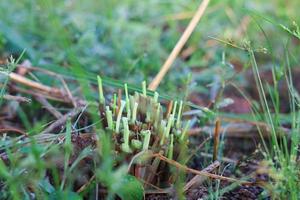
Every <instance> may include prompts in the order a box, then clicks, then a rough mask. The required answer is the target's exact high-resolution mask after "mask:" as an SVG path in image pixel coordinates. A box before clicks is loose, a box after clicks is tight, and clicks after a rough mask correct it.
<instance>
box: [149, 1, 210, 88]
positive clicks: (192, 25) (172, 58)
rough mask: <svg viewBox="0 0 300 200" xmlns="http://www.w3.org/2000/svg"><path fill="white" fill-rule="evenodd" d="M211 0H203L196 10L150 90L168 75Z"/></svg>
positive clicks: (151, 84)
mask: <svg viewBox="0 0 300 200" xmlns="http://www.w3.org/2000/svg"><path fill="white" fill-rule="evenodd" d="M209 1H210V0H203V1H202V3H201V4H200V6H199V7H198V10H197V11H196V13H195V15H194V16H193V18H192V19H191V21H190V23H189V25H188V26H187V28H186V29H185V31H184V32H183V34H182V36H181V37H180V39H179V41H178V42H177V44H176V45H175V47H174V49H173V50H172V52H171V54H170V55H169V57H168V58H167V60H166V62H165V63H164V64H163V66H162V67H161V69H160V71H159V73H158V74H157V75H156V76H155V78H154V79H153V81H152V82H151V83H150V85H149V87H148V89H149V90H156V88H157V87H158V85H159V84H160V82H161V81H162V79H163V77H164V76H165V75H166V73H167V72H168V70H169V69H170V67H171V66H172V64H173V62H174V61H175V59H176V58H177V56H178V54H179V52H180V51H181V50H182V48H183V46H184V45H185V43H186V42H187V40H188V39H189V37H190V36H191V34H192V32H193V31H194V29H195V28H196V26H197V24H198V23H199V21H200V19H201V18H202V16H203V14H204V11H205V10H206V8H207V6H208V3H209Z"/></svg>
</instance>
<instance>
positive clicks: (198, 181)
mask: <svg viewBox="0 0 300 200" xmlns="http://www.w3.org/2000/svg"><path fill="white" fill-rule="evenodd" d="M219 166H220V162H219V161H215V162H213V163H212V164H210V165H209V166H207V167H206V168H204V169H203V170H201V172H207V173H211V172H213V171H215V169H216V168H218V167H219ZM206 179H207V177H205V176H200V175H196V176H194V177H193V178H192V179H191V180H190V181H189V182H188V183H187V184H186V185H185V186H184V188H183V191H184V192H185V191H187V190H188V189H190V188H197V187H199V186H200V185H202V183H203V182H204V181H205V180H206Z"/></svg>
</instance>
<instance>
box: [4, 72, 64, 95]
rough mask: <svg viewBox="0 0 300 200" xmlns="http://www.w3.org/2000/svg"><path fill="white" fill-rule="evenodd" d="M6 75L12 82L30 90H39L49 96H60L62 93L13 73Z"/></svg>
mask: <svg viewBox="0 0 300 200" xmlns="http://www.w3.org/2000/svg"><path fill="white" fill-rule="evenodd" d="M7 75H8V76H9V78H10V79H11V80H12V81H14V82H17V83H20V84H23V85H26V86H28V87H31V88H33V89H36V90H41V91H44V92H47V93H49V94H58V95H61V92H62V91H61V90H60V89H58V88H53V87H49V86H46V85H43V84H41V83H38V82H35V81H32V80H30V79H28V78H25V77H23V76H20V75H19V74H16V73H14V72H11V73H9V74H7Z"/></svg>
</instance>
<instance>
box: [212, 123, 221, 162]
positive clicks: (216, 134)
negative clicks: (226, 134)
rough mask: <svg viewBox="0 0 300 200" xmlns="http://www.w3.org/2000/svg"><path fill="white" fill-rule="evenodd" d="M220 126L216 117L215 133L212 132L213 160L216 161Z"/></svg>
mask: <svg viewBox="0 0 300 200" xmlns="http://www.w3.org/2000/svg"><path fill="white" fill-rule="evenodd" d="M220 127H221V121H220V120H219V119H217V121H216V126H215V133H214V152H213V161H216V160H217V159H218V150H219V143H220Z"/></svg>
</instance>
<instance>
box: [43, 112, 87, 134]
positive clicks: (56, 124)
mask: <svg viewBox="0 0 300 200" xmlns="http://www.w3.org/2000/svg"><path fill="white" fill-rule="evenodd" d="M81 110H82V107H79V108H74V109H73V110H71V111H70V112H68V113H67V114H65V115H63V116H62V117H61V118H60V119H58V120H57V121H55V122H53V123H52V124H51V125H50V126H48V127H47V128H46V129H45V130H44V131H43V132H42V133H41V134H45V133H50V132H51V131H52V130H54V129H55V128H57V127H59V126H62V125H64V124H65V123H66V121H67V119H68V118H69V117H71V118H73V117H75V116H76V115H78V114H79V113H80V112H81Z"/></svg>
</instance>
